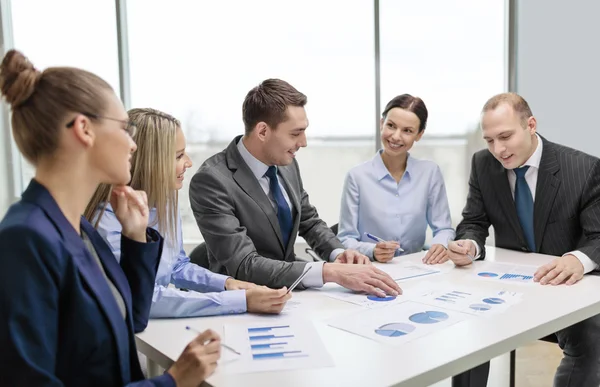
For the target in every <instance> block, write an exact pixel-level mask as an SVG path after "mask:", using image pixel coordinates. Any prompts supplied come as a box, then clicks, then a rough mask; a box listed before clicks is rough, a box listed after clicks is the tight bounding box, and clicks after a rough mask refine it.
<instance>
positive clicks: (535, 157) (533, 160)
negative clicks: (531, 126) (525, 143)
mask: <svg viewBox="0 0 600 387" xmlns="http://www.w3.org/2000/svg"><path fill="white" fill-rule="evenodd" d="M535 136H536V137H537V141H538V144H537V147H536V148H535V151H534V152H533V154H532V155H531V157H529V159H528V160H527V161H525V164H523V165H521V167H524V166H526V165H529V166H530V167H534V168H537V169H539V168H540V162H541V161H542V151H543V150H544V144H543V143H542V138H541V137H540V136H539V135H538V134H537V133H536V134H535Z"/></svg>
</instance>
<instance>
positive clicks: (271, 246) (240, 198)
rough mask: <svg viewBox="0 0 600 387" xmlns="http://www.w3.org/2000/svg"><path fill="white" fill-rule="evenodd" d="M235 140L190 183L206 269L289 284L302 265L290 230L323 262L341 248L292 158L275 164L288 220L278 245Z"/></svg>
mask: <svg viewBox="0 0 600 387" xmlns="http://www.w3.org/2000/svg"><path fill="white" fill-rule="evenodd" d="M240 138H241V136H238V137H236V138H235V139H234V140H233V141H232V142H231V144H229V146H228V147H227V148H226V149H225V150H223V151H222V152H220V153H217V154H216V155H214V156H212V157H211V158H209V159H208V160H206V161H205V162H204V164H202V166H201V167H200V169H198V171H197V172H196V174H195V175H194V177H193V178H192V181H191V183H190V203H191V206H192V210H193V212H194V216H195V217H196V222H197V223H198V227H199V228H200V232H202V236H203V237H204V240H205V241H206V245H207V247H208V258H209V262H210V270H212V271H215V272H217V273H222V274H227V275H230V276H232V277H234V278H237V279H240V280H244V281H250V282H254V283H257V284H260V285H267V286H270V287H275V288H278V287H282V286H290V285H291V284H292V283H293V282H294V281H295V280H296V279H297V278H298V276H299V275H300V274H302V271H303V270H304V266H305V265H306V263H305V262H297V261H296V256H295V254H294V242H295V240H296V234H298V233H299V234H300V236H302V237H303V238H304V239H305V240H306V241H307V242H308V244H309V246H311V247H312V248H313V250H315V252H316V253H317V254H319V255H320V256H321V257H323V258H324V259H325V260H327V259H328V257H329V255H330V254H331V252H332V251H333V250H334V249H336V248H342V249H343V248H344V246H343V245H342V244H341V243H340V241H339V240H338V239H337V237H336V235H335V234H334V233H333V232H332V231H331V230H330V229H329V227H327V224H325V222H323V221H322V220H321V219H319V214H317V210H316V209H315V207H313V206H312V205H311V204H310V202H309V200H308V194H307V193H306V191H304V188H303V186H302V179H301V178H300V169H299V168H298V163H297V162H296V160H294V163H293V164H291V165H288V166H284V167H279V168H278V170H279V176H280V177H281V179H282V184H283V185H284V187H285V188H286V191H287V193H288V196H289V198H290V201H291V202H292V207H293V208H292V216H293V219H294V228H293V230H292V234H291V236H290V238H289V241H288V244H287V246H284V245H283V239H282V237H281V231H280V228H279V222H278V220H277V214H276V212H275V209H274V208H273V206H272V204H271V202H270V201H269V198H268V197H267V195H266V194H265V193H264V191H263V189H262V188H261V186H260V184H259V183H258V181H257V179H256V177H255V176H254V175H253V174H252V171H251V170H250V167H248V165H247V164H246V163H245V161H244V160H243V159H242V156H241V155H240V153H239V151H238V149H237V142H238V141H239V140H240Z"/></svg>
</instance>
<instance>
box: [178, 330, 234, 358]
mask: <svg viewBox="0 0 600 387" xmlns="http://www.w3.org/2000/svg"><path fill="white" fill-rule="evenodd" d="M185 329H187V330H188V331H192V332H194V333H197V334H200V333H202V332H200V331H199V330H197V329H195V328H192V327H190V326H186V327H185ZM221 347H223V348H227V349H228V350H230V351H231V352H234V353H237V354H238V355H241V353H239V352H238V351H236V350H235V349H233V348H231V347H230V346H229V345H227V344H224V343H221Z"/></svg>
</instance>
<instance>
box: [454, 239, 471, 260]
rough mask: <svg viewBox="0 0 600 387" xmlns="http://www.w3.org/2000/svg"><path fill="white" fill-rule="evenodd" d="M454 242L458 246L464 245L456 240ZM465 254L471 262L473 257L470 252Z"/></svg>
mask: <svg viewBox="0 0 600 387" xmlns="http://www.w3.org/2000/svg"><path fill="white" fill-rule="evenodd" d="M456 244H457V245H458V246H460V247H464V246H463V244H462V243H458V242H456ZM465 254H466V256H467V258H469V259H470V260H471V262H473V261H475V257H473V256H472V255H471V254H469V252H468V251H467V252H466V253H465Z"/></svg>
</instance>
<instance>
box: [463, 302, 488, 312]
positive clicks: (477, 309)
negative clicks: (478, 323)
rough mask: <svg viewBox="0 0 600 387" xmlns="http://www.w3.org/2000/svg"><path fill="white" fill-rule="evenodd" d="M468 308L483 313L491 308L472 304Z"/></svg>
mask: <svg viewBox="0 0 600 387" xmlns="http://www.w3.org/2000/svg"><path fill="white" fill-rule="evenodd" d="M469 308H471V309H473V310H476V311H479V312H483V311H486V310H490V309H491V308H492V307H491V306H489V305H486V304H472V305H470V306H469Z"/></svg>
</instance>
